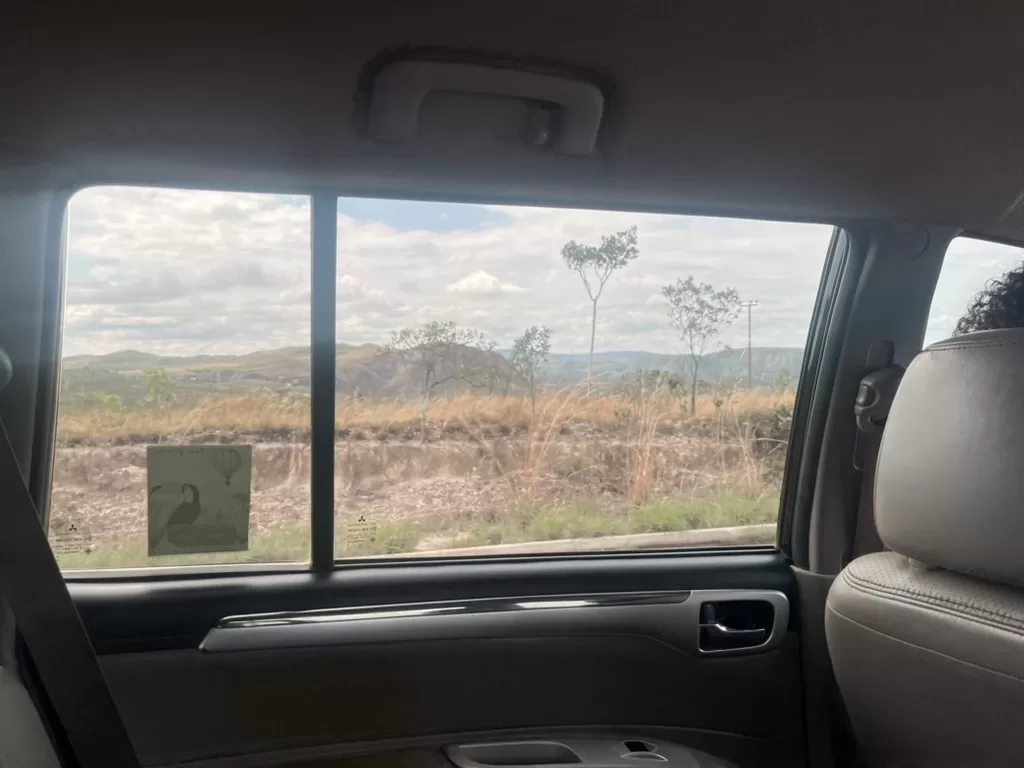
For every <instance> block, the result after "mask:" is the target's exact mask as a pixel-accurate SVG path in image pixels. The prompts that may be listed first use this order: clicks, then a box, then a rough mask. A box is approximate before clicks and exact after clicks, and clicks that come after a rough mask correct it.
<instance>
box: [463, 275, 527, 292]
mask: <svg viewBox="0 0 1024 768" xmlns="http://www.w3.org/2000/svg"><path fill="white" fill-rule="evenodd" d="M444 289H445V290H446V291H448V292H449V293H523V292H525V291H526V289H525V288H521V287H520V286H518V285H513V284H512V283H503V282H501V280H499V279H498V278H496V277H495V276H494V275H492V274H490V273H488V272H484V271H483V270H482V269H478V270H477V271H476V272H473V273H471V274H468V275H466V276H465V277H464V278H462V279H461V280H458V281H456V282H454V283H449V284H448V285H446V286H445V287H444Z"/></svg>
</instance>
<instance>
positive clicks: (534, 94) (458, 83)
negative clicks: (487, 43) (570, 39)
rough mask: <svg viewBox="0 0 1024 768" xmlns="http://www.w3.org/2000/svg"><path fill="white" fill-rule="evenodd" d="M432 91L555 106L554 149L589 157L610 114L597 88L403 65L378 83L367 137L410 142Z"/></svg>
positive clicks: (458, 67) (475, 68) (459, 67)
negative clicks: (422, 109) (531, 101)
mask: <svg viewBox="0 0 1024 768" xmlns="http://www.w3.org/2000/svg"><path fill="white" fill-rule="evenodd" d="M432 91H449V92H457V93H477V94H487V95H491V96H508V97H512V98H520V99H530V100H533V101H540V102H545V103H548V104H552V105H554V106H555V107H556V108H557V111H558V115H557V118H558V119H557V130H556V133H555V135H554V137H553V140H552V148H553V149H554V150H555V151H556V152H559V153H562V154H565V155H589V154H590V153H591V152H592V151H593V149H594V144H595V143H596V142H597V132H598V130H599V129H600V127H601V116H602V115H603V114H604V94H602V93H601V90H600V89H599V88H598V87H597V86H596V85H594V84H593V83H590V82H587V81H585V80H572V79H569V78H564V77H557V76H554V75H543V74H538V73H535V72H524V71H521V70H515V69H502V68H497V67H487V66H483V65H479V64H459V63H456V62H444V61H416V60H405V61H398V62H395V63H394V64H390V65H388V66H387V67H385V68H384V69H383V70H381V72H380V73H379V74H378V75H377V76H376V77H375V78H374V81H373V94H372V96H371V98H370V113H369V120H368V124H367V134H368V135H369V136H370V138H372V139H376V140H379V141H409V140H410V139H412V138H413V136H415V135H416V128H417V124H418V122H419V114H420V107H421V106H422V104H423V100H424V99H425V98H426V97H427V95H428V94H429V93H431V92H432Z"/></svg>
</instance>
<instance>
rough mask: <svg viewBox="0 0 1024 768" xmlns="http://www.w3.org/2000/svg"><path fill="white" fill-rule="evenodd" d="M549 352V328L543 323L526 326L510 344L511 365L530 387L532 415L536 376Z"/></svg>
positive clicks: (534, 401)
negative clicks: (521, 333)
mask: <svg viewBox="0 0 1024 768" xmlns="http://www.w3.org/2000/svg"><path fill="white" fill-rule="evenodd" d="M549 352H551V329H550V328H548V327H546V326H543V325H541V326H536V325H534V326H532V327H530V328H527V329H526V330H525V331H523V335H522V336H520V337H519V338H518V339H516V340H515V343H514V344H513V345H512V359H511V367H512V369H514V370H515V371H516V372H517V373H519V374H520V375H522V377H523V378H525V379H526V384H527V386H529V388H530V409H531V411H532V412H533V414H534V415H536V414H537V378H538V375H539V371H540V367H541V366H542V365H544V363H545V362H547V359H548V353H549Z"/></svg>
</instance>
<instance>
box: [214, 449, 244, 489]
mask: <svg viewBox="0 0 1024 768" xmlns="http://www.w3.org/2000/svg"><path fill="white" fill-rule="evenodd" d="M212 462H213V468H214V469H215V470H217V473H218V474H219V475H220V476H221V477H223V478H224V485H231V476H232V475H234V474H235V472H237V471H238V470H239V469H240V468H241V466H242V454H240V453H239V452H238V451H237V450H235V449H234V448H224V449H222V450H219V451H216V452H214V454H213V457H212Z"/></svg>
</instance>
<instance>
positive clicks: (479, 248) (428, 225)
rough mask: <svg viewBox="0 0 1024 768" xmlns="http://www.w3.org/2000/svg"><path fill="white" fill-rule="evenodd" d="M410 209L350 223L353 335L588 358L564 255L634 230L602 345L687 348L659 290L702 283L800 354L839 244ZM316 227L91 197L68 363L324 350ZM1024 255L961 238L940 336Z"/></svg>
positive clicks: (76, 238) (607, 298) (725, 338)
mask: <svg viewBox="0 0 1024 768" xmlns="http://www.w3.org/2000/svg"><path fill="white" fill-rule="evenodd" d="M378 205H379V206H380V207H381V210H384V209H385V208H387V206H388V205H390V203H388V202H387V201H366V202H364V203H363V205H362V208H361V209H360V210H361V211H366V210H373V207H374V206H378ZM405 205H406V209H405V210H406V211H407V210H409V206H413V207H417V206H422V207H423V208H422V209H421V210H422V211H426V212H429V213H431V215H424V216H421V217H419V218H416V219H415V221H413V220H412V219H408V217H407V219H402V218H401V216H397V217H396V216H391V217H390V218H389V217H387V216H383V215H382V216H375V217H373V219H374V220H370V217H369V216H364V218H356V217H353V216H347V215H343V214H339V216H338V226H339V232H338V264H339V276H338V278H337V292H338V311H337V316H338V321H337V322H338V340H339V341H342V342H348V343H362V342H380V341H384V340H386V339H387V338H388V337H389V335H390V334H391V332H392V331H394V330H397V329H400V328H403V327H407V326H410V325H416V324H419V323H424V322H429V321H431V320H448V319H453V320H456V321H458V322H460V323H462V324H465V325H467V326H471V327H474V328H477V329H479V330H481V331H483V332H484V333H485V334H487V335H488V337H489V338H491V339H493V340H494V341H496V342H497V343H498V344H499V345H500V346H508V345H510V344H511V342H512V340H513V339H514V338H515V337H516V336H517V335H518V334H519V333H521V332H522V330H523V329H524V328H526V327H529V326H531V325H546V326H548V327H550V328H552V329H553V331H554V336H553V339H552V342H553V344H552V346H553V349H554V350H556V351H559V352H585V351H586V350H587V348H588V347H589V334H590V311H591V305H590V302H589V301H588V299H587V297H586V293H585V292H584V289H583V285H582V284H581V282H580V278H579V276H578V275H577V274H575V273H574V272H572V271H571V270H569V269H568V268H567V267H566V266H565V264H564V263H563V261H562V259H561V255H560V252H561V249H562V246H563V245H564V244H565V243H566V242H567V241H568V240H578V241H580V242H587V243H596V242H599V240H600V238H601V236H602V235H604V234H608V233H609V232H615V231H620V230H623V229H626V228H627V227H629V226H632V225H634V224H635V225H636V226H637V228H638V237H639V248H640V257H639V258H638V259H637V260H636V261H635V262H633V263H631V264H630V265H629V266H627V267H626V268H625V269H623V270H622V271H621V272H619V273H616V274H615V275H613V276H612V278H611V279H610V280H609V282H608V285H607V286H606V288H605V291H604V294H603V296H602V298H601V301H600V303H599V305H598V318H597V320H598V321H597V330H598V333H597V340H596V348H597V349H598V350H615V349H636V350H650V351H657V352H680V351H681V349H682V345H681V343H680V342H679V340H678V338H677V337H676V335H675V334H674V332H673V331H672V329H671V327H670V326H669V325H668V322H667V318H666V317H665V308H664V306H663V302H662V299H661V297H660V294H659V289H660V288H661V286H663V285H666V284H668V283H670V282H673V281H674V280H676V279H677V278H684V279H685V278H686V277H687V276H688V275H693V277H694V278H695V279H696V280H698V281H701V282H707V283H711V284H712V285H714V286H715V287H716V288H724V287H726V286H729V287H733V288H735V289H736V290H737V291H738V292H739V293H740V295H741V297H742V298H744V299H753V300H756V301H758V302H760V304H759V305H758V306H757V307H756V308H755V309H754V311H753V331H754V338H753V341H754V344H755V345H760V346H769V345H772V346H793V347H797V346H801V345H802V344H803V343H804V341H805V336H806V333H807V327H808V324H809V321H810V316H811V311H812V308H813V304H814V298H815V295H816V293H817V288H818V283H819V280H820V277H821V269H822V264H823V263H824V259H825V251H826V248H827V246H828V242H829V237H830V234H831V229H830V228H829V227H825V226H817V225H807V224H785V223H771V222H761V221H742V220H730V219H712V218H702V217H695V216H669V215H660V214H636V213H618V212H608V211H580V210H568V209H545V208H509V207H504V206H487V207H484V206H461V207H459V209H458V210H454V207H452V206H447V207H446V206H444V205H443V204H437V203H414V204H413V203H408V204H405ZM474 212H476V213H478V214H480V215H479V217H478V218H479V221H473V220H472V217H473V215H475V214H474ZM360 215H361V216H363V215H364V214H363V213H361V214H360ZM403 215H405V214H403ZM385 222H387V223H385ZM309 224H310V210H309V201H308V199H304V198H294V197H282V196H275V195H245V194H237V193H223V192H196V191H176V190H162V189H129V188H118V187H107V188H93V189H87V190H84V191H82V192H80V193H79V194H77V195H76V196H75V197H74V198H73V199H72V202H71V206H70V230H69V240H68V259H67V264H68V273H67V301H68V305H67V308H66V311H65V339H64V350H65V353H66V354H81V353H102V352H111V351H115V350H118V349H126V348H134V349H141V350H146V351H151V352H156V353H161V354H190V355H191V354H198V353H201V352H202V353H210V354H216V353H232V352H248V351H252V350H255V349H261V348H268V347H276V346H285V345H308V344H309V339H310V337H309V333H310V330H309V329H310V320H311V317H310V305H309V300H310V288H311V286H310V264H309V261H310V241H309ZM1020 260H1021V252H1020V250H1019V249H1014V248H1009V247H1006V246H997V245H991V244H986V243H978V242H976V241H973V242H972V241H966V240H958V241H956V242H955V243H954V245H953V247H952V248H951V250H950V255H949V256H948V257H947V259H946V264H945V266H944V268H943V276H942V280H941V281H940V285H939V287H938V288H937V290H936V294H935V301H934V303H933V306H932V311H931V316H932V318H933V323H932V324H931V325H930V326H929V331H928V335H929V338H939V337H941V336H943V335H946V334H947V333H948V332H949V331H950V330H951V329H952V325H953V324H954V323H955V322H956V318H958V317H959V316H960V315H961V314H962V313H963V310H964V308H965V306H966V303H967V301H968V300H969V299H970V297H971V295H973V294H974V293H975V292H976V291H978V290H979V289H981V288H982V287H983V285H984V283H985V281H986V280H987V279H989V278H991V277H994V276H996V275H998V274H1001V273H1002V272H1004V271H1005V270H1007V269H1010V268H1012V267H1014V266H1016V265H1017V264H1019V263H1020ZM721 341H722V343H724V344H727V345H730V346H733V347H739V346H744V345H745V344H746V322H745V317H744V321H743V322H737V323H734V324H733V325H732V326H731V327H729V328H726V329H724V330H723V332H722V338H721Z"/></svg>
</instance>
